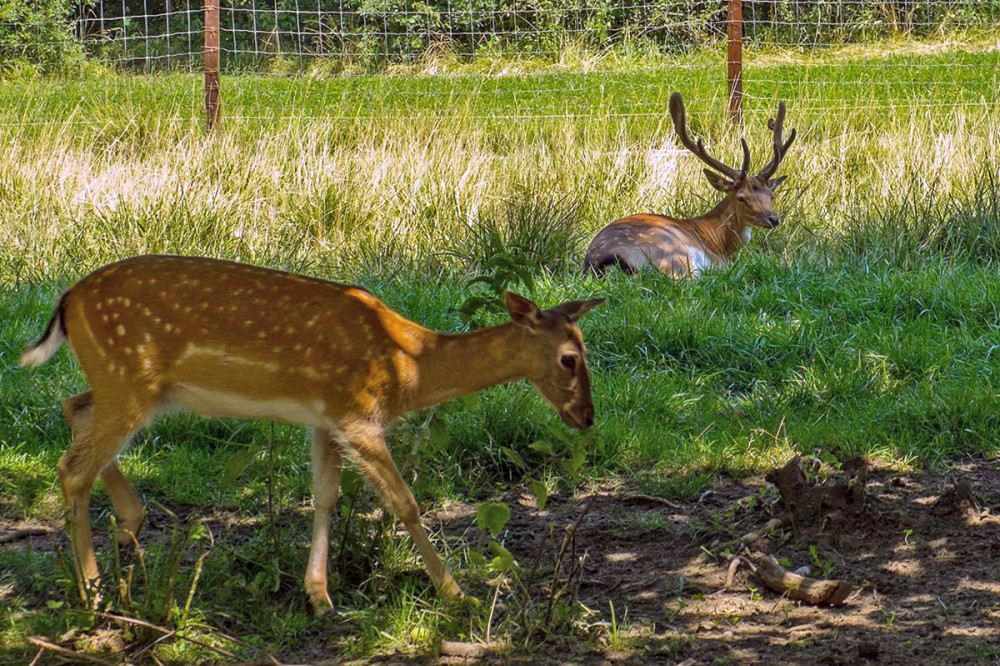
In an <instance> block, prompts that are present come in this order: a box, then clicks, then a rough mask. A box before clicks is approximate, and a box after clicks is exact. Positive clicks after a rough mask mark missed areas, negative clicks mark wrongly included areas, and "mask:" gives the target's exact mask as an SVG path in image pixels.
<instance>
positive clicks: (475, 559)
mask: <svg viewBox="0 0 1000 666" xmlns="http://www.w3.org/2000/svg"><path fill="white" fill-rule="evenodd" d="M469 563H470V564H471V565H473V566H476V567H485V566H486V558H485V557H484V556H483V554H482V553H480V552H479V551H478V550H470V551H469Z"/></svg>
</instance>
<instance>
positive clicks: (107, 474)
mask: <svg viewBox="0 0 1000 666" xmlns="http://www.w3.org/2000/svg"><path fill="white" fill-rule="evenodd" d="M602 300H603V299H597V300H590V301H574V302H570V303H563V304H562V305H560V306H558V307H555V308H552V309H549V310H542V309H540V308H538V307H537V306H536V305H535V304H534V303H532V302H531V301H529V300H527V299H526V298H523V297H521V296H518V295H516V294H512V293H508V294H507V295H506V306H507V311H508V313H509V314H510V317H511V319H512V320H513V321H511V322H508V323H507V324H504V325H502V326H496V327H494V328H488V329H484V330H480V331H475V332H472V333H468V334H464V335H460V334H455V335H452V334H447V333H439V332H436V331H432V330H429V329H427V328H424V327H423V326H420V325H419V324H416V323H414V322H412V321H409V320H407V319H405V318H404V317H402V316H401V315H399V314H396V313H395V312H393V311H392V310H390V309H389V308H388V307H387V306H386V305H385V304H384V303H382V302H381V301H379V300H378V299H376V298H375V297H374V296H372V295H371V294H370V293H369V292H368V291H366V290H365V289H363V288H360V287H352V286H347V285H341V284H336V283H332V282H326V281H324V280H319V279H315V278H310V277H303V276H299V275H294V274H291V273H283V272H279V271H274V270H268V269H264V268H258V267H255V266H247V265H243V264H237V263H232V262H227V261H218V260H213V259H201V258H186V257H162V256H147V257H137V258H134V259H128V260H126V261H122V262H119V263H116V264H111V265H109V266H105V267H103V268H100V269H98V270H96V271H94V272H93V273H91V274H90V275H88V276H86V277H85V278H83V279H82V280H80V281H79V282H77V283H76V284H75V285H73V286H72V287H70V288H69V289H68V290H67V291H66V292H65V293H64V294H63V295H62V298H60V300H59V305H58V307H57V308H56V311H55V314H54V315H53V316H52V319H51V321H50V322H49V325H48V329H47V330H46V331H45V334H44V335H43V336H42V338H41V340H39V341H38V342H37V343H36V344H35V345H33V346H32V347H30V348H29V349H28V350H27V351H26V352H25V353H24V355H23V356H22V357H21V364H22V365H25V366H37V365H40V364H42V363H44V362H45V361H46V360H47V359H48V358H49V357H50V356H52V354H54V353H55V352H56V350H57V349H58V348H59V346H60V344H61V343H62V341H63V340H64V339H65V340H68V341H69V344H70V346H71V348H72V349H73V352H74V353H75V354H76V357H77V359H78V361H79V363H80V366H81V368H82V369H83V371H84V373H85V374H86V376H87V380H88V382H89V383H90V391H87V392H86V393H82V394H80V395H77V396H74V397H72V398H70V399H69V400H67V401H66V402H65V404H64V406H63V411H64V413H65V415H66V418H67V420H68V421H69V423H70V425H71V426H72V428H73V430H74V435H75V439H74V440H73V443H72V445H71V446H70V448H69V451H67V452H66V454H65V455H64V456H63V457H62V459H61V460H60V461H59V481H60V483H61V485H62V491H63V494H64V495H65V498H66V504H67V511H68V523H69V524H68V526H67V527H68V531H69V533H70V536H71V537H72V540H73V548H74V552H75V555H76V558H77V562H78V565H79V569H80V572H81V574H82V576H81V579H82V580H81V594H82V595H83V596H84V598H85V599H86V598H87V597H88V596H90V594H91V593H92V592H93V593H94V594H95V596H96V589H97V583H98V571H97V563H96V559H95V555H94V549H93V546H92V544H91V536H90V523H89V520H88V516H87V509H88V506H89V502H90V492H91V487H92V485H93V483H94V479H95V477H97V476H98V475H100V477H101V479H102V480H103V481H104V484H105V486H106V487H107V490H108V493H109V494H110V496H111V500H112V503H113V504H114V506H115V511H116V512H117V514H118V515H119V518H120V524H121V527H122V540H123V541H124V540H127V539H131V538H133V536H134V535H135V534H136V533H137V532H138V531H139V528H140V526H141V524H142V520H143V509H142V504H141V503H140V501H139V498H138V497H137V496H136V494H135V492H134V491H133V490H132V488H131V486H130V485H129V483H128V481H126V479H125V477H124V476H123V475H122V473H121V471H120V470H119V469H118V466H117V464H116V463H115V458H116V456H117V455H118V453H119V452H120V451H121V450H122V448H124V446H125V445H126V443H127V442H128V441H129V438H131V437H132V435H133V433H135V431H136V430H137V429H139V428H141V427H142V426H144V425H146V424H147V423H149V422H150V421H151V420H152V419H153V417H154V416H155V414H156V413H157V412H158V411H159V410H161V409H162V408H164V407H167V406H169V405H182V406H185V407H188V408H189V409H191V410H193V411H195V412H198V413H200V414H204V415H209V416H244V417H254V418H263V419H272V420H279V421H286V422H289V423H295V424H301V425H305V426H309V427H311V428H313V431H314V432H313V438H312V462H313V495H314V504H315V515H314V525H313V538H312V546H311V548H310V552H309V562H308V565H307V568H306V575H305V588H306V592H307V593H308V595H309V599H310V601H311V603H312V604H313V606H314V608H315V609H316V611H317V612H321V611H323V610H325V609H328V608H331V607H332V604H331V603H330V598H329V596H328V595H327V589H326V587H327V586H326V582H327V553H328V546H329V528H330V517H331V514H332V512H333V510H334V506H335V505H336V503H337V494H338V491H339V485H340V475H341V463H342V456H343V455H344V454H345V453H347V454H350V455H351V456H353V457H354V459H355V460H356V461H357V464H358V466H359V468H360V469H361V470H362V472H363V473H364V474H365V475H366V476H367V478H368V479H369V481H371V483H372V485H373V486H374V487H375V488H376V489H377V490H378V492H379V493H380V494H381V495H382V498H383V499H384V501H385V502H386V503H387V504H388V505H389V506H390V507H391V508H392V510H393V511H395V513H396V514H398V515H399V517H400V518H401V519H402V521H403V523H404V524H405V525H406V527H407V529H408V530H409V532H410V535H411V536H412V538H413V541H414V543H415V544H416V546H417V548H418V550H419V551H420V554H421V555H422V556H423V558H424V561H425V563H426V565H427V569H428V572H429V574H430V578H431V580H432V581H433V582H434V585H435V586H436V587H437V588H438V590H439V591H441V593H443V594H446V595H452V594H459V593H460V590H459V587H458V585H457V584H456V583H455V581H454V580H453V579H452V577H451V575H450V574H449V573H448V572H447V570H445V568H444V566H443V565H442V563H441V560H440V559H439V558H438V555H437V553H436V552H435V550H434V546H433V545H431V542H430V540H429V539H428V537H427V533H426V532H425V531H424V528H423V527H422V526H421V524H420V515H419V512H418V508H417V504H416V502H415V501H414V499H413V495H412V494H411V493H410V490H409V488H407V486H406V483H405V482H404V481H403V479H402V477H400V475H399V472H398V471H397V470H396V466H395V465H394V464H393V460H392V456H391V455H390V454H389V451H388V449H387V448H386V443H385V439H384V438H383V433H384V430H385V428H386V426H387V425H388V424H389V423H391V422H392V421H393V420H395V419H396V418H397V417H399V416H401V415H402V414H405V413H407V412H409V411H412V410H414V409H420V408H422V407H429V406H431V405H434V404H436V403H439V402H442V401H444V400H448V399H451V398H456V397H458V396H462V395H465V394H468V393H472V392H474V391H478V390H480V389H483V388H486V387H488V386H494V385H496V384H502V383H505V382H512V381H516V380H519V379H527V380H529V381H530V382H531V383H532V384H533V385H534V386H535V388H536V389H537V390H538V392H539V393H540V394H541V395H542V397H544V398H545V399H546V400H548V401H549V402H550V403H552V405H553V406H554V407H555V408H556V410H557V411H558V413H559V416H560V418H562V420H563V422H565V423H566V424H567V425H568V426H571V427H573V428H586V427H588V426H590V425H592V424H593V422H594V406H593V402H592V401H591V394H590V378H589V374H588V370H587V358H586V350H585V348H584V343H583V337H582V335H581V333H580V329H579V328H578V327H577V325H576V322H577V320H578V319H579V318H580V317H581V316H582V315H583V314H584V313H586V312H587V311H588V310H590V309H591V308H593V307H594V306H596V305H597V304H599V303H600V302H601V301H602Z"/></svg>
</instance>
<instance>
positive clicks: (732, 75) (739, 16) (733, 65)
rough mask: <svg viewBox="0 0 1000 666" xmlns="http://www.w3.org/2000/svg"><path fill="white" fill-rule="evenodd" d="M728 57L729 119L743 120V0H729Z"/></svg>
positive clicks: (735, 123) (737, 123)
mask: <svg viewBox="0 0 1000 666" xmlns="http://www.w3.org/2000/svg"><path fill="white" fill-rule="evenodd" d="M727 35H728V39H727V41H726V58H727V62H728V78H729V120H730V121H731V122H732V123H733V124H734V125H739V124H740V123H741V122H743V0H729V26H728V30H727Z"/></svg>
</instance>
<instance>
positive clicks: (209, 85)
mask: <svg viewBox="0 0 1000 666" xmlns="http://www.w3.org/2000/svg"><path fill="white" fill-rule="evenodd" d="M204 28H205V118H206V122H207V127H208V129H209V130H211V129H212V128H213V127H215V125H216V123H218V122H219V0H205V26H204Z"/></svg>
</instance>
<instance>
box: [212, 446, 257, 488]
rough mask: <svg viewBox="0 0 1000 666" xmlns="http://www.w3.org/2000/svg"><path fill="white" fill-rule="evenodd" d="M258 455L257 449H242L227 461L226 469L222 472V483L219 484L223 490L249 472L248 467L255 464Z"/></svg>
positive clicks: (249, 447) (250, 447)
mask: <svg viewBox="0 0 1000 666" xmlns="http://www.w3.org/2000/svg"><path fill="white" fill-rule="evenodd" d="M256 454H257V447H252V446H248V447H247V448H245V449H240V450H239V451H237V452H236V453H235V454H233V456H232V457H231V458H230V459H229V460H228V461H226V468H225V469H224V470H223V472H222V481H221V482H220V483H219V485H220V486H222V487H223V488H228V487H229V486H231V485H233V484H234V483H235V482H236V479H238V478H240V476H241V475H242V474H243V472H245V471H247V467H249V466H250V463H252V462H253V458H254V456H255V455H256Z"/></svg>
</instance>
